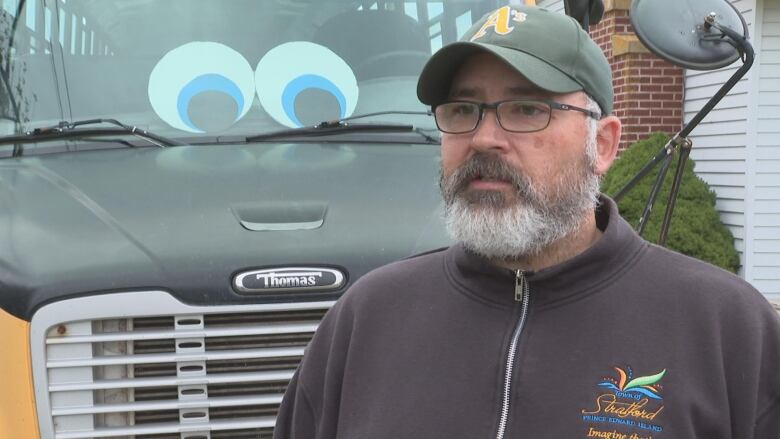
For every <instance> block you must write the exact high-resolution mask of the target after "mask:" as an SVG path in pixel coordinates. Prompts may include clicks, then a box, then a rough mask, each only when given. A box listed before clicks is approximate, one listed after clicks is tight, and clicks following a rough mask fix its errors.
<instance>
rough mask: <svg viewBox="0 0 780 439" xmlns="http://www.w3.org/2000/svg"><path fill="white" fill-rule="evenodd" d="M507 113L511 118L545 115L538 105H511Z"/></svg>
mask: <svg viewBox="0 0 780 439" xmlns="http://www.w3.org/2000/svg"><path fill="white" fill-rule="evenodd" d="M509 112H510V114H512V115H513V116H523V117H532V116H539V115H542V114H544V113H545V109H544V108H543V107H542V106H541V105H539V104H529V103H516V104H511V105H510V107H509Z"/></svg>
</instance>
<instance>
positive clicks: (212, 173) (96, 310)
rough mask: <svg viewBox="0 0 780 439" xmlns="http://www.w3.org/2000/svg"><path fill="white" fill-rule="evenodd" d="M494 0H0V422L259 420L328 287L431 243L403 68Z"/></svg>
mask: <svg viewBox="0 0 780 439" xmlns="http://www.w3.org/2000/svg"><path fill="white" fill-rule="evenodd" d="M499 3H500V2H497V1H483V0H452V1H450V0H448V1H446V2H445V1H428V0H415V1H348V0H316V1H315V0H269V1H251V0H232V1H229V2H227V1H207V0H158V1H153V0H143V1H141V0H138V1H132V2H130V1H122V0H99V1H98V0H27V1H25V0H3V1H2V4H1V6H0V38H1V39H0V55H1V56H0V80H1V81H2V83H1V84H0V332H2V334H3V337H2V338H0V353H1V355H2V360H3V361H1V362H0V380H1V381H2V383H3V389H2V392H0V437H2V438H58V439H76V438H109V437H110V438H139V439H141V438H144V439H152V438H154V439H163V438H166V439H167V438H189V439H195V438H211V439H218V438H250V437H251V438H257V437H260V438H266V437H270V435H271V434H272V430H273V425H274V420H275V415H276V411H277V408H278V405H279V403H280V401H281V397H282V394H283V392H284V389H285V387H286V385H287V382H288V380H289V379H290V377H291V376H292V374H293V372H294V370H295V368H296V366H297V364H298V362H299V360H300V358H301V356H302V354H303V351H304V348H305V346H306V344H307V342H308V341H309V339H310V338H311V336H312V334H313V332H314V330H315V329H316V327H317V324H318V322H319V320H320V319H321V318H322V316H323V315H324V313H325V312H327V310H328V309H329V307H330V306H332V304H333V303H334V301H335V300H336V299H337V298H338V297H339V296H340V295H341V294H342V293H343V292H344V291H345V289H346V288H348V287H349V285H350V284H351V283H352V282H354V281H355V279H357V278H359V277H360V276H361V275H363V274H364V273H366V272H367V271H369V270H371V269H373V268H375V267H377V266H379V265H382V264H385V263H388V262H390V261H393V260H397V259H399V258H403V257H406V256H409V255H412V254H415V253H419V252H423V251H427V250H430V249H434V248H438V247H441V246H445V245H447V244H448V238H447V237H446V234H445V232H444V227H443V226H442V219H441V213H442V202H441V200H440V196H439V189H438V174H439V145H438V144H439V135H438V132H437V131H436V128H435V123H434V121H433V118H432V117H431V115H430V114H429V109H428V108H426V107H424V106H423V105H422V104H420V103H419V101H418V100H417V98H416V82H417V77H418V74H419V72H420V70H421V68H422V65H423V64H424V62H425V61H426V60H427V58H428V57H429V56H430V55H431V53H432V52H434V51H435V50H437V49H438V48H439V47H441V46H442V45H443V44H447V43H448V42H451V41H455V40H456V39H457V38H458V37H459V36H460V35H462V34H463V33H464V32H465V31H466V29H467V28H468V27H469V26H470V25H471V24H472V23H473V22H474V21H476V20H478V19H479V18H480V17H481V16H482V15H483V14H484V13H486V12H487V11H489V10H492V9H494V8H496V7H497V6H499Z"/></svg>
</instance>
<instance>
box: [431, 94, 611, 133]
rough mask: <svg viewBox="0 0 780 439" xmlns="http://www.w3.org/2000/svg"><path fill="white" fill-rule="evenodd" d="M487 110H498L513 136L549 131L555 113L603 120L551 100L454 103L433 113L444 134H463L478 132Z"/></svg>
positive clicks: (503, 122)
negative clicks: (574, 114)
mask: <svg viewBox="0 0 780 439" xmlns="http://www.w3.org/2000/svg"><path fill="white" fill-rule="evenodd" d="M485 109H493V110H496V118H497V119H498V124H499V125H500V126H501V128H503V129H504V130H506V131H509V132H513V133H531V132H534V131H541V130H543V129H545V128H547V126H548V125H549V124H550V117H551V115H552V110H564V111H579V112H580V113H584V114H586V115H588V116H590V117H592V118H594V119H600V118H601V115H600V114H599V113H596V112H595V111H590V110H586V109H584V108H579V107H575V106H573V105H568V104H561V103H560V102H555V101H551V100H548V99H510V100H506V101H498V102H493V103H492V104H484V103H477V102H470V101H450V102H444V103H441V104H438V105H436V106H435V107H434V108H433V114H434V116H435V118H436V126H438V127H439V130H440V131H442V132H444V133H450V134H463V133H468V132H470V131H474V130H475V129H477V126H478V125H479V122H480V121H481V120H482V118H483V117H484V115H485Z"/></svg>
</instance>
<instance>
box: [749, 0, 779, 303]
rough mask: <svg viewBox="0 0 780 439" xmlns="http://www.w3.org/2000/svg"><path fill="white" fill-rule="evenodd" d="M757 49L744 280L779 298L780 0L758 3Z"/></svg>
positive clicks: (767, 0) (764, 0)
mask: <svg viewBox="0 0 780 439" xmlns="http://www.w3.org/2000/svg"><path fill="white" fill-rule="evenodd" d="M759 7H760V8H762V9H761V12H762V13H761V14H760V17H761V25H760V28H759V30H758V32H759V34H760V36H761V45H760V49H759V56H758V59H759V61H760V64H759V65H758V67H757V68H755V67H754V69H755V70H756V71H757V75H758V81H757V82H758V83H757V84H756V88H757V97H756V99H753V100H752V101H753V107H754V108H753V114H755V119H756V123H755V135H754V138H755V148H754V152H753V157H752V159H753V160H752V162H753V163H754V164H755V169H754V173H755V176H754V178H753V181H752V184H753V188H752V189H753V206H752V207H753V208H752V212H751V218H750V220H751V221H749V222H748V224H749V225H750V228H751V230H750V232H751V236H752V243H753V245H752V249H751V251H752V259H753V261H752V263H751V266H750V268H751V270H750V271H749V272H748V275H749V278H748V280H749V281H750V282H751V283H752V284H753V285H755V286H756V288H758V289H759V290H760V291H761V292H763V293H764V294H766V295H767V297H769V298H770V299H772V300H780V0H759Z"/></svg>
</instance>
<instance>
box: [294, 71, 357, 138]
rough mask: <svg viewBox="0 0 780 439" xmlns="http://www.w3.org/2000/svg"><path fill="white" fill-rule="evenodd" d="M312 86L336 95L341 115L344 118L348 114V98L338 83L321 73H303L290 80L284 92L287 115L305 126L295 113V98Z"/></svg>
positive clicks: (299, 124)
mask: <svg viewBox="0 0 780 439" xmlns="http://www.w3.org/2000/svg"><path fill="white" fill-rule="evenodd" d="M310 88H317V89H320V90H324V91H326V92H328V93H330V94H332V95H333V96H335V97H336V99H337V100H338V101H339V115H340V116H339V117H340V118H343V117H345V116H346V112H347V98H346V97H345V96H344V93H342V92H341V90H339V88H338V87H337V86H336V84H334V83H333V82H331V81H330V80H328V79H327V78H325V77H322V76H320V75H311V74H309V75H301V76H299V77H297V78H295V79H293V80H292V81H290V83H289V84H287V87H285V88H284V91H283V92H282V108H284V112H285V113H286V114H287V117H289V118H290V119H291V120H292V121H293V122H295V123H296V124H297V125H298V126H303V123H301V121H300V120H299V119H298V116H297V115H296V114H295V98H296V97H298V95H299V94H300V93H301V92H302V91H304V90H306V89H310Z"/></svg>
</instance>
